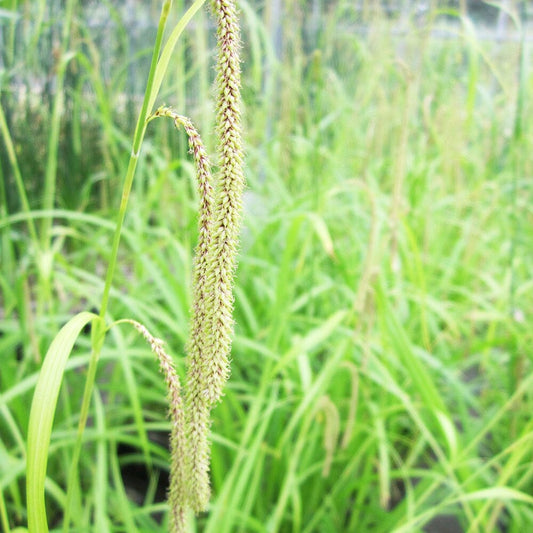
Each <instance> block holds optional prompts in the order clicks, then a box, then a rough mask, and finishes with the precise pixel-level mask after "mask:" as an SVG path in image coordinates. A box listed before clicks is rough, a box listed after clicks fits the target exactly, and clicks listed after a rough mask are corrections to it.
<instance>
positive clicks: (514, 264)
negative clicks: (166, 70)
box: [0, 0, 533, 533]
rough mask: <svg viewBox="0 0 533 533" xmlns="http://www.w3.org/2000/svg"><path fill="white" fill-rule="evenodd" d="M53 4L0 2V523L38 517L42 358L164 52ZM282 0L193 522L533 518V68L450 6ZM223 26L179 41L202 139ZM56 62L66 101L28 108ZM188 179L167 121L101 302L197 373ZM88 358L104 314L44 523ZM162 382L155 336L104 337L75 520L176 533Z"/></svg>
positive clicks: (255, 93) (264, 525)
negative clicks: (149, 60) (224, 369)
mask: <svg viewBox="0 0 533 533" xmlns="http://www.w3.org/2000/svg"><path fill="white" fill-rule="evenodd" d="M48 4H50V5H52V6H54V7H55V8H57V10H58V11H53V10H52V11H49V9H48V7H47V5H48ZM65 4H66V11H59V2H50V3H48V2H45V1H44V0H43V1H39V2H24V1H22V0H20V1H18V2H17V1H16V0H12V1H11V2H10V3H9V6H7V7H5V9H4V7H3V9H4V11H2V13H1V17H2V18H1V19H0V24H1V25H2V39H3V40H4V42H3V43H2V46H3V48H4V51H3V52H2V53H3V71H2V77H1V78H0V84H1V85H0V90H1V99H2V111H1V114H0V138H1V142H0V145H1V148H0V149H1V153H2V161H1V163H2V165H1V172H2V179H1V187H0V195H1V196H0V254H1V269H0V287H1V296H0V318H1V322H0V372H1V373H0V435H1V441H0V489H1V491H0V524H2V528H3V530H5V531H13V530H14V528H16V527H18V526H25V524H26V501H25V498H26V496H25V490H24V487H25V470H26V447H27V438H26V437H27V428H28V418H29V406H30V404H31V399H32V396H33V392H34V388H35V384H36V381H37V376H38V372H39V369H40V367H41V364H42V359H43V356H44V354H45V353H46V350H47V349H48V346H49V345H50V343H51V341H52V339H53V338H54V336H55V335H56V333H57V331H58V330H59V329H60V327H61V325H62V324H64V323H65V322H66V320H68V319H69V318H70V317H71V316H72V315H73V314H74V313H76V312H79V311H81V310H88V311H89V310H93V311H98V309H97V308H98V306H99V305H100V300H101V295H102V290H103V286H104V275H105V268H106V264H107V261H108V259H109V255H110V249H111V240H112V235H113V230H114V223H115V218H116V213H117V209H118V204H119V202H120V190H121V183H122V179H123V177H124V175H125V174H126V166H127V163H128V158H129V155H130V154H129V149H130V144H129V143H130V139H131V138H132V135H133V127H134V124H135V119H136V116H137V114H138V112H139V102H140V98H142V90H143V89H141V92H140V93H139V92H137V93H136V87H137V86H138V85H140V86H141V87H143V83H145V80H146V76H147V68H148V67H146V57H149V56H150V53H151V47H152V46H153V37H154V35H148V36H147V37H146V38H145V40H144V47H145V48H141V49H138V50H131V49H130V45H131V43H132V40H131V38H129V35H130V34H129V33H128V31H129V28H128V26H127V24H126V18H125V14H124V12H123V11H121V5H120V3H118V2H117V3H113V5H107V3H105V2H103V3H102V4H104V5H105V6H106V7H105V9H107V10H108V12H109V17H108V18H109V20H112V21H113V24H114V25H115V26H114V28H115V32H114V34H113V35H114V39H115V40H114V41H113V46H112V47H110V49H111V51H112V61H111V60H110V59H109V58H107V54H108V53H109V52H108V51H107V50H105V49H101V48H99V45H101V43H102V42H103V41H102V39H101V37H98V36H97V33H96V32H97V29H96V28H94V27H93V26H92V25H91V24H90V20H88V19H87V18H86V17H85V16H84V15H86V14H87V12H86V11H84V10H87V9H89V8H90V7H91V5H92V4H91V3H85V2H81V1H80V2H78V1H75V0H67V2H65ZM153 4H154V6H153V7H154V9H153V13H152V12H150V9H149V8H145V9H146V12H145V13H143V16H144V17H146V18H147V19H148V18H149V17H150V16H154V17H156V16H157V15H158V10H159V8H160V6H159V2H153ZM284 4H285V5H284V10H285V11H284V14H283V17H282V19H281V23H280V22H278V18H277V14H276V13H273V12H272V8H271V7H269V3H268V2H266V3H265V7H264V8H260V7H258V6H257V5H256V4H255V3H248V2H241V3H240V7H241V17H242V23H243V49H242V53H243V56H244V62H243V65H242V67H243V97H244V105H245V122H246V124H245V130H246V135H245V139H246V163H247V171H246V177H247V181H248V190H247V193H246V201H245V219H244V230H243V234H242V245H241V249H240V260H239V267H238V272H237V287H236V291H235V320H236V323H235V338H234V343H233V352H232V375H231V379H230V381H229V384H228V386H227V388H226V389H225V396H224V397H223V400H222V402H221V403H220V405H218V407H217V408H216V409H215V410H214V412H213V425H212V431H213V435H212V438H213V450H212V488H213V498H212V500H211V504H210V508H209V511H208V512H207V513H205V514H204V515H202V516H201V517H200V518H198V519H196V521H195V524H196V529H195V530H197V531H205V532H212V533H220V532H222V533H225V532H234V531H242V532H278V531H279V532H295V533H296V532H304V533H312V532H326V533H329V532H331V533H336V532H344V531H348V532H351V531H372V532H374V531H375V532H384V533H385V532H390V531H397V532H400V531H403V532H414V531H423V530H426V531H432V529H431V527H432V526H431V523H432V521H433V520H434V519H435V517H440V519H442V517H443V516H447V517H448V520H450V521H451V520H452V518H453V519H454V520H455V523H456V525H457V529H456V530H457V531H471V532H486V531H508V532H516V533H518V532H524V531H528V530H529V529H530V528H531V524H532V523H533V497H532V496H531V494H533V462H532V453H531V450H532V444H533V422H532V421H531V412H532V409H533V398H532V396H531V390H532V387H533V368H532V364H531V348H530V347H531V344H532V340H533V339H532V328H531V317H532V316H533V299H532V298H531V294H532V290H533V282H532V280H533V272H532V271H533V266H532V265H533V232H532V231H531V227H532V223H533V207H532V206H533V178H532V176H533V168H532V167H533V164H532V161H531V158H530V156H529V154H531V153H532V152H533V137H532V132H531V131H530V127H529V124H530V123H531V117H532V105H531V101H530V100H529V99H528V95H529V94H531V92H532V90H533V79H532V78H531V73H530V71H529V70H528V64H527V61H526V59H527V57H528V53H530V46H528V45H527V43H526V45H524V46H525V50H523V49H522V43H521V41H520V35H521V27H520V21H519V20H518V18H515V19H514V20H509V22H508V27H507V31H508V36H509V38H508V39H506V40H502V41H495V40H490V39H485V38H481V36H482V35H485V33H484V32H485V30H486V28H484V27H481V26H475V25H473V24H472V22H471V21H470V20H469V19H465V18H461V17H460V16H459V13H455V12H453V11H450V10H449V11H447V12H446V14H442V13H439V12H438V11H437V10H434V11H429V12H427V13H426V14H425V15H424V16H419V15H416V14H415V13H413V14H412V16H411V17H410V18H409V19H405V18H403V19H399V18H395V17H394V16H386V14H385V13H383V12H380V11H379V10H372V9H367V10H363V11H360V10H358V9H356V8H355V5H356V4H357V3H355V2H351V1H348V0H346V1H343V0H339V1H335V2H329V3H328V5H327V9H325V8H324V10H323V11H322V12H321V13H318V14H317V13H313V12H312V11H310V10H308V9H307V8H306V7H305V5H304V3H303V2H300V3H298V2H287V3H284ZM370 4H371V3H365V5H367V7H368V5H370ZM270 5H274V4H270ZM317 5H321V4H320V3H319V2H318V3H317ZM183 7H184V6H183V5H182V4H181V3H180V2H176V3H175V5H174V8H173V13H171V17H175V19H176V20H177V19H178V18H179V16H180V14H181V13H182V11H183ZM314 16H316V17H318V18H317V19H316V20H315V19H313V17H314ZM207 20H208V17H207V13H206V12H204V11H202V12H200V13H198V14H197V16H196V17H195V18H194V20H193V23H191V25H190V27H189V28H188V33H187V35H186V38H185V39H184V40H183V41H182V43H181V48H180V47H178V53H177V54H176V56H175V57H174V58H173V61H174V63H173V64H172V68H171V69H170V70H171V72H170V75H169V77H168V78H167V79H166V80H165V85H164V87H163V95H162V96H161V97H160V100H161V101H160V102H159V103H161V104H163V103H166V104H171V105H173V107H174V108H175V109H176V110H177V111H178V112H180V113H183V114H185V115H187V116H189V117H190V118H191V119H192V121H193V122H194V123H195V124H196V125H197V127H198V129H199V130H200V133H201V135H202V136H203V138H204V141H205V142H206V144H207V146H208V148H209V150H210V151H213V148H214V146H213V131H212V130H213V112H212V108H211V107H212V106H211V103H212V89H211V84H212V78H213V71H212V68H211V51H212V45H213V36H212V32H211V29H212V28H210V27H209V25H208V21H207ZM59 21H61V22H62V24H61V25H59ZM313 21H314V22H315V23H316V22H317V21H318V24H314V23H313ZM511 37H512V38H511ZM15 43H18V46H17V47H15V46H14V44H15ZM51 43H52V44H53V46H52V44H51ZM54 46H55V48H54ZM43 52H45V53H47V54H49V55H48V56H47V57H48V60H49V61H50V65H49V71H48V72H46V76H48V77H49V78H46V79H49V80H50V82H49V84H48V85H46V86H43V89H42V90H43V91H44V90H45V89H46V91H48V92H47V93H46V94H47V95H48V96H47V98H48V99H47V98H44V99H43V98H42V94H44V93H40V95H39V97H38V98H37V99H35V97H32V89H33V88H34V85H32V83H33V82H32V79H33V78H32V76H33V77H35V76H37V78H38V79H43V78H39V76H41V75H42V72H41V73H39V69H40V68H41V65H42V63H40V62H38V61H37V58H38V57H41V55H39V53H41V54H42V53H43ZM110 55H111V54H110ZM53 58H55V59H53ZM54 61H55V63H54ZM110 61H111V62H110ZM102 65H104V66H106V68H103V66H102ZM110 65H111V67H110ZM119 65H121V67H119ZM145 67H146V68H145ZM47 68H48V67H47ZM132 73H134V74H135V76H138V77H139V79H140V80H141V82H140V83H139V82H132V80H131V76H133V74H132ZM24 86H25V87H26V90H23V88H24ZM195 191H196V184H195V178H194V169H193V164H192V161H191V159H190V156H189V155H188V154H187V139H186V137H185V135H184V134H183V133H182V132H176V131H175V130H174V129H173V126H172V124H170V123H169V124H166V123H164V121H159V120H158V121H153V122H152V123H150V125H149V129H148V133H147V139H146V140H145V142H144V144H143V147H142V151H141V156H140V158H139V163H138V169H137V174H136V176H135V181H134V183H133V191H132V197H131V199H130V206H129V210H128V213H127V217H126V220H125V225H124V230H123V240H122V243H121V248H120V256H119V263H118V267H117V273H116V275H115V279H114V283H113V288H112V290H111V295H110V302H109V308H108V318H109V320H110V321H111V320H113V319H117V318H123V317H130V318H132V319H134V320H137V321H139V322H142V323H143V324H144V325H145V326H146V327H147V328H148V329H149V331H150V332H151V333H152V334H153V335H155V336H156V337H159V338H161V339H164V341H165V343H166V346H167V351H168V352H169V353H171V354H173V356H174V359H175V363H176V365H177V368H178V371H179V372H180V373H181V374H182V380H183V378H184V376H183V370H184V359H183V358H184V343H185V342H186V338H187V334H188V321H189V309H190V306H191V297H190V283H191V269H192V254H193V250H194V246H195V244H196V242H195V240H196V223H197V219H196V217H197V205H198V198H197V197H196V193H195ZM89 352H90V334H89V332H88V331H86V332H85V334H84V335H83V336H82V338H81V339H80V340H79V341H78V342H77V344H76V349H75V352H74V354H73V355H72V356H71V357H70V358H69V360H68V362H67V368H68V371H67V373H66V378H65V383H64V384H63V387H62V389H61V392H60V396H59V402H58V408H57V411H56V415H55V420H54V426H53V432H52V440H51V447H50V455H49V460H48V469H47V480H46V490H47V504H48V517H49V525H50V528H51V529H53V528H56V530H59V529H60V528H61V525H62V519H63V514H64V508H65V500H66V489H67V487H66V485H67V478H68V472H69V468H70V463H71V459H72V454H73V449H74V445H75V440H76V430H77V424H78V419H79V416H80V405H81V397H82V393H83V386H84V383H85V378H86V370H87V364H88V360H89ZM165 396H166V392H165V383H164V380H163V379H162V378H161V376H160V375H159V372H158V366H157V362H156V361H155V358H154V356H153V354H152V353H151V352H150V349H149V347H148V346H147V345H146V344H145V343H144V342H143V341H142V339H140V338H139V336H138V335H136V334H135V332H134V331H133V330H132V329H131V328H127V327H116V328H114V329H113V330H112V331H111V333H110V335H109V337H108V338H107V339H106V343H105V345H104V346H103V349H102V355H101V359H100V362H99V366H98V370H97V387H96V389H95V391H94V395H93V403H92V405H91V410H90V413H89V424H88V427H87V429H86V430H85V433H84V443H83V452H82V456H81V461H80V465H79V471H78V472H79V473H78V475H77V477H76V479H75V486H74V487H71V488H70V490H71V491H72V494H73V496H72V497H73V508H74V509H75V513H73V515H72V517H71V520H72V521H73V524H74V526H73V529H72V531H77V532H81V531H99V532H106V531H109V532H111V531H113V532H115V531H116V532H120V531H127V532H128V533H130V532H135V531H138V532H141V531H165V530H166V528H167V524H168V516H167V509H166V505H165V504H164V499H165V493H164V492H165V488H166V483H167V480H168V469H169V453H168V449H167V435H168V432H169V423H168V421H167V420H166V411H167V406H166V405H165ZM424 528H425V529H424Z"/></svg>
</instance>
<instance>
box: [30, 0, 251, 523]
mask: <svg viewBox="0 0 533 533" xmlns="http://www.w3.org/2000/svg"><path fill="white" fill-rule="evenodd" d="M204 1H205V0H196V2H194V3H193V4H192V6H191V7H190V8H189V10H188V11H187V12H186V14H185V15H184V16H183V17H182V18H181V20H180V21H179V23H178V24H177V25H176V27H175V28H174V29H173V31H172V32H171V34H170V36H169V37H168V40H167V42H166V44H165V46H163V36H164V31H165V26H166V22H167V19H168V16H169V13H170V9H171V6H172V1H171V0H165V2H164V3H163V7H162V11H161V16H160V20H159V25H158V31H157V36H156V42H155V47H154V51H153V56H152V63H151V67H150V73H149V76H148V83H147V88H146V92H145V96H144V101H143V105H142V108H141V111H140V114H139V118H138V122H137V126H136V129H135V134H134V140H133V146H132V151H131V156H130V160H129V165H128V169H127V173H126V177H125V181H124V186H123V193H122V200H121V204H120V208H119V213H118V219H117V223H116V229H115V233H114V238H113V243H112V253H111V259H110V262H109V265H108V270H107V275H106V281H105V287H104V292H103V296H102V302H101V307H100V313H99V315H96V314H94V313H89V312H81V313H79V314H77V315H76V316H75V317H73V318H72V319H70V320H69V321H68V323H67V324H66V325H65V326H64V327H63V328H62V329H61V330H60V331H59V333H58V334H57V335H56V337H55V338H54V340H53V342H52V344H51V346H50V348H49V350H48V352H47V354H46V357H45V360H44V362H43V366H42V369H41V372H40V375H39V379H38V382H37V385H36V389H35V393H34V398H33V403H32V408H31V413H30V421H29V429H28V462H27V505H28V528H29V531H30V532H36V533H37V532H39V533H41V532H45V531H48V524H47V517H46V510H45V498H44V494H45V477H46V465H47V453H48V448H49V444H50V435H51V428H52V423H53V418H54V413H55V409H56V404H57V399H58V395H59V390H60V387H61V383H62V380H63V375H64V371H65V367H66V363H67V359H68V357H69V355H70V353H71V351H72V348H73V346H74V343H75V342H76V339H77V337H78V336H79V334H80V332H81V331H82V330H83V328H84V327H85V326H86V325H87V324H88V323H92V328H91V344H92V353H91V358H90V363H89V368H88V372H87V379H86V382H85V390H84V394H83V399H82V407H81V411H80V418H79V423H78V431H77V440H76V443H75V447H74V452H73V458H72V463H71V469H70V473H69V476H68V488H67V499H66V504H65V515H64V520H63V528H64V531H68V528H69V525H70V520H71V516H70V515H71V512H72V511H71V507H72V500H73V498H74V496H73V495H72V491H71V490H70V487H71V485H74V484H75V483H74V482H75V480H76V477H77V464H78V460H79V457H80V451H81V446H82V434H83V430H84V428H85V425H86V423H87V418H88V412H89V405H90V398H91V396H92V392H93V389H94V384H95V376H96V369H97V364H98V360H99V356H100V352H101V349H102V346H103V343H104V340H105V336H106V333H107V332H108V331H109V329H110V328H111V327H112V326H115V325H117V324H121V323H130V324H131V325H133V326H134V327H135V329H136V330H137V331H138V332H139V333H140V334H141V335H142V336H143V337H144V338H145V339H146V340H147V342H148V343H149V344H150V346H151V349H152V351H153V352H154V353H155V354H156V356H157V357H158V360H159V363H160V367H161V370H162V373H163V374H164V376H165V381H166V384H167V388H168V401H169V414H170V418H171V439H170V443H171V466H170V489H169V498H168V499H169V507H170V530H171V531H173V532H179V531H184V530H185V529H186V527H187V517H188V516H189V511H190V510H192V511H194V512H196V513H197V512H200V511H203V510H205V509H206V508H207V505H208V502H209V498H210V484H209V461H210V459H209V455H210V451H209V435H208V434H209V426H210V421H209V420H210V411H211V409H212V407H213V406H214V405H215V404H216V403H217V402H218V401H219V399H220V397H221V394H222V389H223V387H224V384H225V382H226V380H227V379H228V376H229V352H230V346H231V336H232V329H233V319H232V311H233V296H232V286H233V278H234V272H235V266H236V253H237V245H238V236H239V224H240V212H241V204H242V193H243V187H244V174H243V157H242V140H241V112H240V59H239V40H240V32H239V24H238V19H237V12H236V7H235V2H234V0H213V2H212V10H213V13H214V16H215V18H216V26H217V49H218V54H217V77H216V88H217V89H216V99H217V102H216V109H217V115H216V128H217V136H218V174H217V176H216V179H214V178H213V176H212V174H211V163H210V161H209V157H208V155H207V152H206V150H205V148H204V146H203V143H202V141H201V138H200V135H199V134H198V132H197V130H196V128H195V127H194V125H193V123H192V122H191V120H190V119H188V118H187V117H184V116H182V115H179V114H178V113H176V112H175V111H173V110H172V109H171V108H169V107H160V108H158V109H157V110H155V111H152V110H153V108H154V104H155V100H156V97H157V94H158V92H159V88H160V87H161V83H162V80H163V77H164V75H165V72H166V70H167V67H168V65H169V62H170V59H171V54H172V51H173V49H174V47H175V45H176V43H177V41H178V38H179V36H180V34H181V33H182V31H183V29H184V28H185V26H186V24H187V23H188V22H189V20H190V19H191V18H192V16H193V15H194V14H195V13H196V12H197V11H198V10H199V9H200V8H201V7H202V5H203V4H204ZM157 117H169V118H171V119H172V120H173V121H174V123H175V125H176V126H177V127H183V128H184V130H185V132H186V133H187V135H188V138H189V146H190V151H191V153H192V155H193V158H194V162H195V166H196V173H197V179H198V192H199V196H200V209H199V223H198V225H199V237H198V244H197V248H196V259H195V267H194V274H193V288H192V291H193V306H192V316H191V325H190V334H189V337H190V338H189V341H188V343H187V347H186V350H187V356H188V357H187V362H188V375H187V387H186V390H185V391H183V390H182V387H181V385H180V380H179V377H178V375H177V373H176V371H175V369H174V366H173V362H172V359H171V357H170V356H169V355H168V354H167V353H166V352H165V349H164V343H163V341H161V340H160V339H157V338H155V337H153V336H152V335H151V334H150V333H149V332H148V330H147V329H146V327H145V326H144V325H142V324H140V323H139V322H137V321H135V320H132V319H122V320H118V321H116V322H114V323H113V324H110V325H109V324H106V321H105V319H106V313H107V309H108V304H109V296H110V289H111V284H112V280H113V274H114V271H115V268H116V265H117V254H118V248H119V243H120V237H121V230H122V226H123V223H124V219H125V215H126V208H127V205H128V199H129V196H130V191H131V187H132V183H133V178H134V174H135V168H136V165H137V161H138V158H139V154H140V150H141V145H142V142H143V138H144V134H145V131H146V128H147V125H148V123H149V122H150V121H151V120H153V119H155V118H157Z"/></svg>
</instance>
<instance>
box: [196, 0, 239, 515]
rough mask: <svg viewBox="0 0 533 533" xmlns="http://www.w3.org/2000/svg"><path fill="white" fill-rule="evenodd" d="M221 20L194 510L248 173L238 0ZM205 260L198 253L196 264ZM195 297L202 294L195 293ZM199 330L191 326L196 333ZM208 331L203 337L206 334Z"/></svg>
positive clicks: (205, 461)
mask: <svg viewBox="0 0 533 533" xmlns="http://www.w3.org/2000/svg"><path fill="white" fill-rule="evenodd" d="M213 10H214V13H215V16H216V19H217V51H218V55H217V78H216V84H217V96H216V98H217V117H216V123H217V135H218V139H219V144H218V164H219V174H218V178H217V190H216V203H215V207H214V211H213V216H212V220H211V223H212V227H210V229H209V230H208V233H209V234H211V239H210V240H209V247H208V249H207V255H206V258H205V259H206V261H207V268H206V270H205V277H204V278H203V280H202V281H203V283H205V286H204V285H202V287H203V294H202V295H201V296H202V310H203V312H204V313H205V317H206V318H207V320H208V324H209V327H208V329H203V328H202V330H201V335H202V338H201V339H192V338H191V343H190V344H189V349H191V348H192V347H195V348H196V347H197V348H198V350H197V352H196V354H197V355H198V357H197V358H196V357H193V356H192V355H191V351H189V371H188V380H187V384H188V387H187V401H186V406H187V409H186V411H187V421H188V422H189V424H190V425H189V426H188V427H189V431H190V433H189V446H190V448H189V450H190V457H189V460H190V473H191V493H190V503H191V506H192V508H193V509H194V510H195V511H196V512H199V511H202V510H204V509H205V508H206V506H207V504H208V501H209V495H210V487H209V455H210V450H209V441H208V433H209V424H210V411H211V408H212V407H213V405H214V404H215V403H216V402H217V401H218V400H219V399H220V397H221V395H222V389H223V387H224V384H225V383H226V381H227V379H228V377H229V353H230V347H231V336H232V333H233V319H232V314H233V294H232V288H233V277H234V272H235V266H236V255H237V247H238V236H239V232H240V218H241V208H242V193H243V188H244V174H243V164H242V158H243V156H242V140H241V112H240V59H239V46H240V32H239V26H238V23H237V14H236V9H235V3H234V2H233V1H230V0H224V1H221V0H215V1H214V2H213ZM202 262H203V259H199V258H197V265H198V264H199V263H202ZM194 299H195V301H196V300H198V299H199V295H197V294H194ZM194 334H195V332H194V330H192V335H193V336H194ZM204 335H205V336H204Z"/></svg>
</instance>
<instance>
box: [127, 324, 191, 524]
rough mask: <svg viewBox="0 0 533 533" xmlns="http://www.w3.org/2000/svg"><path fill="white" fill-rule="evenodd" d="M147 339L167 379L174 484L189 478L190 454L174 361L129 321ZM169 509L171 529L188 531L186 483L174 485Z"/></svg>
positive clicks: (141, 327) (155, 341) (170, 493)
mask: <svg viewBox="0 0 533 533" xmlns="http://www.w3.org/2000/svg"><path fill="white" fill-rule="evenodd" d="M125 322H129V323H130V324H132V325H133V327H134V328H135V329H136V330H137V331H138V332H139V333H140V334H141V335H142V336H143V337H144V338H145V339H146V341H147V342H148V344H150V347H151V349H152V352H153V353H154V354H155V355H156V356H157V358H158V360H159V367H160V369H161V372H162V374H163V375H164V376H165V382H166V384H167V390H168V404H169V417H170V421H171V432H170V450H171V463H170V478H171V480H181V481H182V480H183V479H185V476H186V475H187V472H186V468H185V465H184V462H183V459H182V458H183V456H184V454H185V453H186V449H187V447H186V446H187V443H186V432H185V417H184V412H183V400H182V397H181V387H180V381H179V377H178V374H177V373H176V370H175V368H174V364H173V362H172V358H171V357H170V355H168V354H167V353H166V352H165V349H164V345H163V341H162V340H160V339H157V338H155V337H154V336H153V335H152V334H151V333H150V332H149V331H148V330H147V329H146V328H145V327H144V326H143V325H142V324H140V323H139V322H136V321H135V320H125ZM168 500H169V507H170V510H171V515H170V527H171V529H170V530H171V531H173V532H181V531H185V528H186V518H187V506H186V502H187V493H186V487H185V486H184V484H183V483H180V482H177V483H176V482H174V483H173V482H172V481H171V483H170V489H169V495H168Z"/></svg>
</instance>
